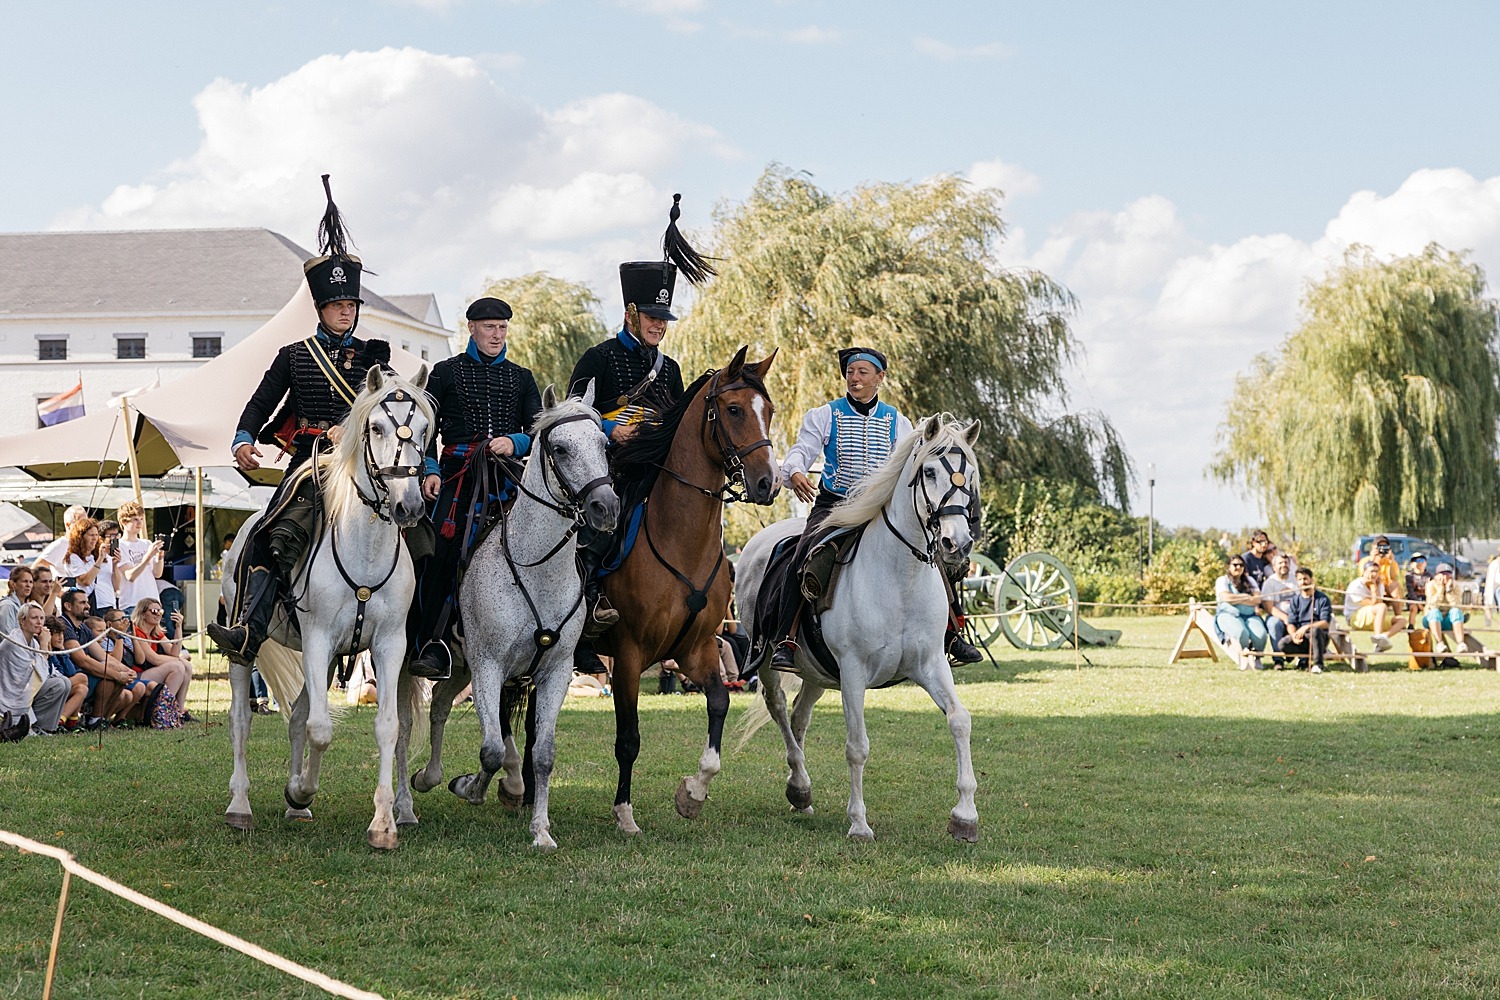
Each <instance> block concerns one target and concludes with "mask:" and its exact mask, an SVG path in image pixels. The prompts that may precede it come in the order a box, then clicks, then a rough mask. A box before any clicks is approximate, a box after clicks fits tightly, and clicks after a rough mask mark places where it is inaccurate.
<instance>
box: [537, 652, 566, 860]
mask: <svg viewBox="0 0 1500 1000" xmlns="http://www.w3.org/2000/svg"><path fill="white" fill-rule="evenodd" d="M569 659H571V658H569ZM572 679H573V678H572V671H571V670H570V669H569V668H568V662H567V661H563V662H561V663H558V664H556V665H554V667H553V669H552V670H550V671H548V672H547V673H546V674H545V675H544V676H542V677H541V678H540V679H539V680H538V683H537V686H536V687H535V688H533V689H532V692H531V698H530V704H529V706H528V708H527V716H528V718H534V719H535V725H534V726H531V725H528V727H527V729H528V730H530V731H531V733H534V734H535V739H534V740H533V738H532V736H531V733H528V736H527V742H528V743H530V744H533V745H532V750H531V773H532V780H533V782H534V788H533V797H532V803H531V846H532V847H535V848H537V849H538V850H542V851H555V850H557V841H555V840H553V839H552V819H551V817H550V816H549V815H548V813H547V801H548V793H549V790H550V789H551V786H552V767H553V765H554V764H555V763H556V762H557V713H558V712H560V711H561V710H562V704H563V699H564V698H566V697H567V695H568V682H569V681H571V680H572Z"/></svg>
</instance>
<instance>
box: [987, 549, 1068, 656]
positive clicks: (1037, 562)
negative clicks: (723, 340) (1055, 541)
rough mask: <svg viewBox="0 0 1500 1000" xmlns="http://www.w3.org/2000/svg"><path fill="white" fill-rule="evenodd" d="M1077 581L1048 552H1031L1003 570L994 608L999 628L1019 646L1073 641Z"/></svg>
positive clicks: (1038, 646)
mask: <svg viewBox="0 0 1500 1000" xmlns="http://www.w3.org/2000/svg"><path fill="white" fill-rule="evenodd" d="M1077 601H1078V584H1077V583H1075V582H1074V580H1073V574H1072V573H1069V572H1068V567H1066V566H1064V565H1063V564H1062V561H1061V560H1059V559H1058V558H1057V557H1056V556H1054V555H1052V554H1051V553H1048V552H1028V553H1026V554H1025V555H1022V556H1017V557H1016V558H1015V559H1013V560H1011V563H1010V565H1009V566H1007V567H1005V572H1004V573H1003V574H1001V579H1000V586H999V589H998V592H997V594H996V604H995V611H996V612H997V613H998V615H999V622H1000V630H1001V631H1002V632H1004V633H1005V637H1006V638H1007V639H1009V640H1010V641H1011V644H1012V645H1014V646H1015V647H1016V648H1017V649H1056V648H1058V647H1059V646H1061V645H1063V644H1064V643H1071V642H1072V641H1073V633H1072V627H1073V608H1074V607H1075V605H1076V603H1077Z"/></svg>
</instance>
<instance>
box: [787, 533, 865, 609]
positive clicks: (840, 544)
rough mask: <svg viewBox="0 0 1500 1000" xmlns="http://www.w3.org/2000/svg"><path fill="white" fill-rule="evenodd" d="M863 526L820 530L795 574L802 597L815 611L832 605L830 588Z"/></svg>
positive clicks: (832, 589) (855, 546)
mask: <svg viewBox="0 0 1500 1000" xmlns="http://www.w3.org/2000/svg"><path fill="white" fill-rule="evenodd" d="M864 531H865V529H864V526H863V525H861V526H860V527H857V528H829V529H827V530H826V531H822V532H819V534H818V537H817V539H816V540H815V541H814V542H813V543H812V547H811V548H810V549H809V550H808V553H807V560H806V561H805V562H804V563H803V564H802V566H801V568H800V570H799V571H798V574H797V582H798V585H799V586H800V588H801V590H802V597H803V599H804V600H806V601H807V602H808V603H809V604H810V605H811V607H812V609H813V611H815V612H816V613H817V614H820V615H821V614H822V613H823V612H825V611H827V610H828V609H829V608H831V607H833V591H834V588H835V587H836V586H837V585H838V582H839V576H840V575H841V574H842V573H843V571H844V567H845V566H848V565H849V563H850V561H851V560H852V559H853V558H854V552H855V550H856V549H857V548H858V547H859V540H860V538H862V537H863V536H864Z"/></svg>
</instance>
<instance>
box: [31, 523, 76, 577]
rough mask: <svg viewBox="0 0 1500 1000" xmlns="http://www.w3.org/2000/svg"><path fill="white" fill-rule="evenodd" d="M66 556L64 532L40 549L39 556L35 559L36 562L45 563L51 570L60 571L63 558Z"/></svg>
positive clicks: (66, 534) (66, 547) (66, 541)
mask: <svg viewBox="0 0 1500 1000" xmlns="http://www.w3.org/2000/svg"><path fill="white" fill-rule="evenodd" d="M67 554H68V533H67V532H66V531H65V532H63V533H62V534H61V535H58V536H57V537H56V538H54V539H52V541H50V542H48V543H47V547H46V548H44V549H42V553H41V555H39V556H37V557H36V561H37V562H45V563H46V564H47V565H49V566H51V567H52V568H53V569H58V570H60V569H62V564H63V557H64V556H66V555H67Z"/></svg>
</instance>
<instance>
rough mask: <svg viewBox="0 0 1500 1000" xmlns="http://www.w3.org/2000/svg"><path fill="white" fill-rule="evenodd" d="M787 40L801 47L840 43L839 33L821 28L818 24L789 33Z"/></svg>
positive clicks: (831, 29)
mask: <svg viewBox="0 0 1500 1000" xmlns="http://www.w3.org/2000/svg"><path fill="white" fill-rule="evenodd" d="M786 40H787V41H789V42H796V43H797V44H799V45H826V44H828V43H829V42H836V41H838V40H839V33H838V31H836V30H835V29H833V28H820V27H818V26H817V25H816V24H809V25H808V26H807V27H805V28H798V29H796V30H795V31H788V32H787V33H786Z"/></svg>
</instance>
